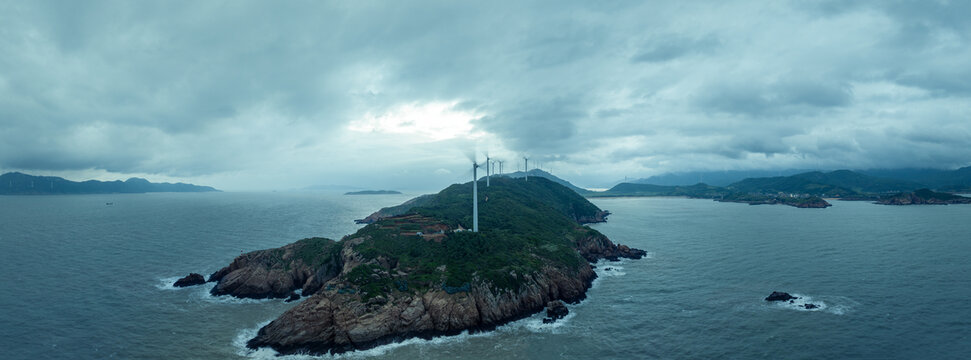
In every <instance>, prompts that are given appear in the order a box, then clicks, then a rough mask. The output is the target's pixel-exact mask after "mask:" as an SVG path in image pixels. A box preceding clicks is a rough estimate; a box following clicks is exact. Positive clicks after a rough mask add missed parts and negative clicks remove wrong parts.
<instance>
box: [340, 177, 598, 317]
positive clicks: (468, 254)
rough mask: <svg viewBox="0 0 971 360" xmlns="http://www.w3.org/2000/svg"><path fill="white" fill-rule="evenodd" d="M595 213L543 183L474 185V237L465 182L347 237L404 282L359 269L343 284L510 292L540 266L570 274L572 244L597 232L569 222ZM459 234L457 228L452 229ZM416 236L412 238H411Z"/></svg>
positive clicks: (380, 289)
mask: <svg viewBox="0 0 971 360" xmlns="http://www.w3.org/2000/svg"><path fill="white" fill-rule="evenodd" d="M599 211H600V209H599V208H597V207H596V206H595V205H593V204H591V203H590V202H589V201H587V200H586V199H585V198H583V197H582V196H580V195H578V194H577V193H575V192H574V191H572V190H570V189H568V188H566V187H564V186H561V185H559V184H556V183H554V182H552V181H550V180H547V179H543V178H536V179H535V180H534V179H532V178H531V179H530V180H529V181H528V182H526V181H523V180H522V179H513V178H495V179H492V181H491V186H490V187H486V186H485V185H484V183H482V182H480V184H479V228H480V232H478V233H473V232H471V231H461V230H460V229H471V228H472V184H471V183H466V184H456V185H452V186H450V187H448V188H446V189H445V190H442V191H441V192H439V193H438V194H436V195H434V196H433V198H432V199H429V200H428V201H425V202H424V204H423V205H422V206H418V207H414V208H412V209H410V210H408V211H406V212H405V213H404V214H403V215H400V216H396V217H392V218H386V219H382V220H379V221H377V222H375V223H373V224H371V225H368V226H366V227H364V228H362V229H361V230H360V231H358V232H357V233H356V234H354V235H351V236H349V237H347V238H348V239H355V238H359V239H362V240H363V241H362V242H361V243H360V244H358V245H357V246H355V250H357V251H358V252H359V253H360V254H361V255H362V256H364V257H365V258H366V259H369V260H371V259H378V260H379V261H384V262H392V263H394V264H396V265H397V267H398V268H401V269H405V272H406V273H407V274H408V275H407V277H406V278H401V277H398V278H394V279H393V277H392V276H390V274H382V273H380V271H376V270H377V269H371V268H370V267H374V265H373V264H372V265H360V266H359V267H361V269H359V270H358V269H355V270H354V271H352V275H351V276H349V278H348V281H349V282H350V283H352V284H356V286H357V287H358V288H359V290H360V291H363V292H365V293H366V294H367V295H366V297H368V298H370V297H373V296H377V295H381V294H384V293H387V292H390V291H421V290H423V289H427V288H429V287H435V286H441V287H442V288H443V289H445V290H446V291H449V292H452V291H467V289H468V286H469V284H470V283H472V282H473V281H474V280H475V279H479V280H481V281H485V282H487V283H490V284H491V285H492V286H493V287H494V288H496V289H516V288H518V286H519V285H521V284H522V282H523V277H524V276H526V275H528V274H533V273H535V272H537V271H538V270H539V269H540V268H542V267H543V266H555V267H562V268H567V269H574V270H576V269H578V267H579V266H580V265H581V264H582V263H583V262H584V261H585V260H584V259H583V258H582V257H581V256H580V255H579V253H577V251H576V250H575V249H574V248H573V240H574V239H576V238H577V237H581V236H591V235H598V233H597V232H596V231H595V230H592V229H590V228H587V227H583V226H581V225H579V224H578V223H577V221H576V220H575V219H576V218H577V217H578V216H590V215H594V214H596V213H597V212H599ZM457 230H459V231H457ZM419 232H420V234H419Z"/></svg>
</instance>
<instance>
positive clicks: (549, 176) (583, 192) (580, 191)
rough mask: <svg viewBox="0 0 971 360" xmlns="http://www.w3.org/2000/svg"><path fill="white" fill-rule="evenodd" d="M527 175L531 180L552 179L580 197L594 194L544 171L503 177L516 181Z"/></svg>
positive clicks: (517, 173) (534, 170)
mask: <svg viewBox="0 0 971 360" xmlns="http://www.w3.org/2000/svg"><path fill="white" fill-rule="evenodd" d="M526 174H529V177H530V178H533V177H541V178H546V179H550V180H552V181H553V182H555V183H557V184H560V185H563V186H566V187H568V188H570V189H571V190H573V191H576V192H577V194H580V195H586V194H589V193H592V192H593V191H590V190H587V189H584V188H581V187H579V186H576V185H573V184H572V183H570V182H569V181H566V180H563V179H561V178H559V177H557V176H556V175H553V174H550V173H548V172H546V171H543V170H540V169H531V170H529V172H528V173H523V172H522V171H516V172H512V173H508V174H502V175H501V176H508V177H511V178H514V179H519V178H523V177H525V176H526Z"/></svg>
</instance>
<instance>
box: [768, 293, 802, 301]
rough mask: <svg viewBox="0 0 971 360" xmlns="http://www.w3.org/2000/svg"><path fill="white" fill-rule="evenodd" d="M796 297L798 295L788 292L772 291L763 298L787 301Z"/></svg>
mask: <svg viewBox="0 0 971 360" xmlns="http://www.w3.org/2000/svg"><path fill="white" fill-rule="evenodd" d="M794 299H798V297H795V296H792V295H789V293H784V292H781V291H773V292H772V294H771V295H769V296H768V297H766V298H765V301H789V300H794Z"/></svg>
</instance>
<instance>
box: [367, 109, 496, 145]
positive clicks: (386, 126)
mask: <svg viewBox="0 0 971 360" xmlns="http://www.w3.org/2000/svg"><path fill="white" fill-rule="evenodd" d="M456 104H458V101H452V102H430V103H426V104H417V103H410V104H405V105H401V106H398V107H395V108H392V109H391V110H390V111H388V112H385V113H383V114H379V115H374V114H372V113H370V112H368V113H367V114H365V115H364V118H363V119H360V120H356V121H352V122H351V123H350V125H348V129H350V130H352V131H358V132H378V133H388V134H401V135H413V137H412V140H428V141H441V140H448V139H454V138H459V137H462V138H468V139H476V138H480V137H482V136H483V135H485V133H483V132H482V131H476V130H475V127H474V126H473V125H472V121H473V120H476V119H478V118H481V117H482V115H479V114H476V113H473V112H468V111H463V110H457V109H455V105H456ZM416 137H417V138H416Z"/></svg>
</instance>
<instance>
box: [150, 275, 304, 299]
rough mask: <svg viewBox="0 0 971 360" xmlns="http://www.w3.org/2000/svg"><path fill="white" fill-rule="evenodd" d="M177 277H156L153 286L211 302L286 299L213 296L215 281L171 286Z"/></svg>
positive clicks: (298, 291) (178, 277)
mask: <svg viewBox="0 0 971 360" xmlns="http://www.w3.org/2000/svg"><path fill="white" fill-rule="evenodd" d="M179 279H181V277H180V276H173V277H163V278H158V279H157V281H156V284H155V288H157V289H159V290H165V291H171V290H179V291H187V292H189V301H204V302H208V303H213V304H264V303H268V302H274V301H283V300H286V299H249V298H238V297H235V296H229V295H220V296H215V295H213V294H212V289H213V288H215V287H216V283H205V284H202V285H195V286H187V287H175V286H173V284H175V281H176V280H179ZM296 293H297V294H300V293H301V290H300V289H298V290H296ZM301 300H303V298H301V299H300V300H298V301H295V302H294V304H296V303H297V302H299V301H301Z"/></svg>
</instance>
